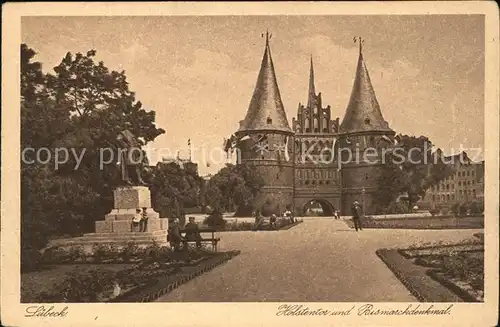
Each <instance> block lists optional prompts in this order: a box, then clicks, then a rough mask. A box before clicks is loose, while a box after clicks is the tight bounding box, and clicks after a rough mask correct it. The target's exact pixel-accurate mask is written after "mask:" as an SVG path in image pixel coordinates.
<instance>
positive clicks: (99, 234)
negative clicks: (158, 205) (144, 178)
mask: <svg viewBox="0 0 500 327" xmlns="http://www.w3.org/2000/svg"><path fill="white" fill-rule="evenodd" d="M113 193H114V208H113V209H112V210H111V212H110V213H108V214H107V215H106V216H105V217H104V220H99V221H96V222H95V233H91V234H85V235H84V236H82V237H77V238H73V239H68V240H58V241H57V242H54V244H52V245H58V246H61V245H62V246H64V245H66V246H72V245H82V246H84V247H85V248H87V247H89V246H91V245H93V244H95V243H100V244H102V243H108V244H109V243H113V244H117V245H126V244H127V243H130V242H133V243H135V244H138V245H144V246H146V245H149V244H152V243H153V242H156V243H158V244H159V245H165V246H166V245H167V244H168V243H167V231H168V218H160V215H159V214H158V213H157V212H156V211H154V210H153V208H151V193H150V191H149V189H148V188H147V187H145V186H129V187H119V188H117V189H116V190H114V192H113ZM143 208H146V213H147V214H148V218H149V219H148V225H147V229H146V231H145V232H137V231H132V229H131V228H132V219H133V218H134V215H135V213H136V209H141V211H142V209H143ZM55 243H57V244H55Z"/></svg>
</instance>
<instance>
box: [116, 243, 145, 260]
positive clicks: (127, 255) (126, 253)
mask: <svg viewBox="0 0 500 327" xmlns="http://www.w3.org/2000/svg"><path fill="white" fill-rule="evenodd" d="M140 252H141V251H140V249H139V247H138V246H137V244H135V243H133V242H129V243H127V245H126V246H124V247H123V248H122V249H121V251H120V253H119V257H120V258H121V259H122V260H123V261H125V262H127V261H130V259H132V258H134V257H136V256H138V255H139V254H140Z"/></svg>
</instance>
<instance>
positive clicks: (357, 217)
mask: <svg viewBox="0 0 500 327" xmlns="http://www.w3.org/2000/svg"><path fill="white" fill-rule="evenodd" d="M351 210H352V221H353V222H354V228H355V229H356V232H357V231H358V229H359V230H363V228H362V226H361V206H360V205H359V202H358V201H354V202H353V203H352V207H351Z"/></svg>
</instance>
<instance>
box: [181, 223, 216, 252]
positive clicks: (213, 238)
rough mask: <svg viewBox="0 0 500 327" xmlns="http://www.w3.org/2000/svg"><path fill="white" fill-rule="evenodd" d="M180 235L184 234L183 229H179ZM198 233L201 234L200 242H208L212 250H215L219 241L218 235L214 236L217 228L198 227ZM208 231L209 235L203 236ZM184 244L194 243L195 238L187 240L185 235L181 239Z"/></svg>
mask: <svg viewBox="0 0 500 327" xmlns="http://www.w3.org/2000/svg"><path fill="white" fill-rule="evenodd" d="M180 232H181V235H183V234H184V236H185V234H186V230H185V229H181V231H180ZM199 232H200V235H201V243H202V244H208V245H212V251H214V252H217V245H218V243H219V242H220V237H216V236H215V232H217V230H216V229H215V228H200V229H199ZM206 233H210V234H211V237H203V234H206ZM181 242H182V243H183V244H184V246H186V245H188V244H189V243H196V240H187V239H186V238H185V237H183V238H182V241H181Z"/></svg>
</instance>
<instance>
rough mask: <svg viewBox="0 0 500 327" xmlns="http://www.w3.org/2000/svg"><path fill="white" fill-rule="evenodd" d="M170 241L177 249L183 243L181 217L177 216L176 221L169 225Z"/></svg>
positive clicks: (168, 237)
mask: <svg viewBox="0 0 500 327" xmlns="http://www.w3.org/2000/svg"><path fill="white" fill-rule="evenodd" d="M167 239H168V241H169V242H170V245H171V246H172V247H173V248H174V249H175V250H178V249H179V245H180V244H181V240H182V238H181V228H180V224H179V219H178V218H175V219H174V221H173V222H172V223H171V224H170V225H169V226H168V236H167Z"/></svg>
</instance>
